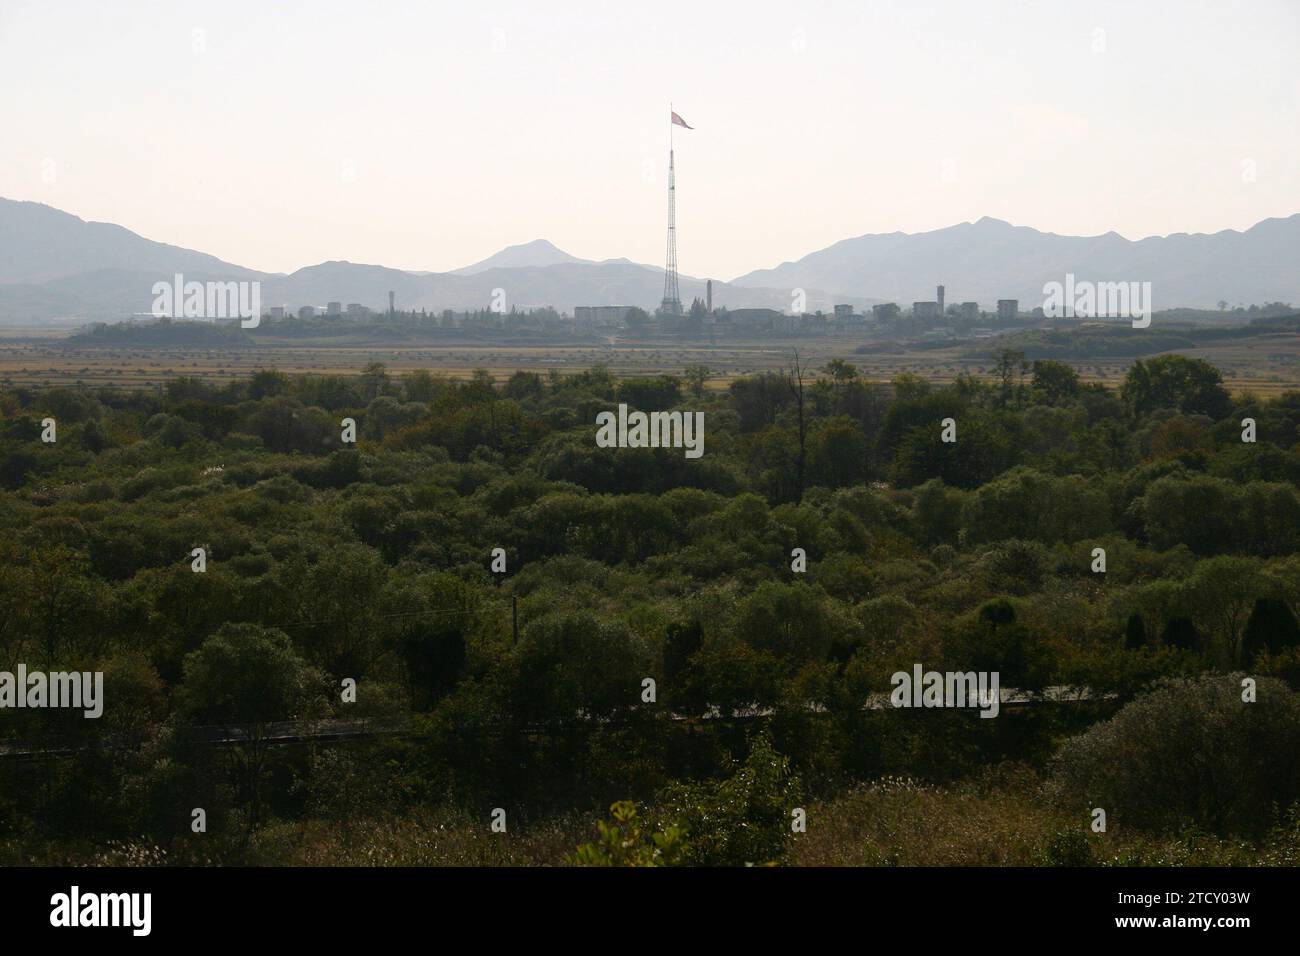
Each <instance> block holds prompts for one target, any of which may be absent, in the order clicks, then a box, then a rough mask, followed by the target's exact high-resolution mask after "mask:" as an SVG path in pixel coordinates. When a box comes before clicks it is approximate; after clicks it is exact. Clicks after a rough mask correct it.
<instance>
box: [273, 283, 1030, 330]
mask: <svg viewBox="0 0 1300 956" xmlns="http://www.w3.org/2000/svg"><path fill="white" fill-rule="evenodd" d="M711 285H712V284H711V283H710V287H709V289H708V291H707V293H706V298H704V299H699V298H697V299H695V300H694V302H692V304H691V306H690V307H689V308H683V309H680V310H678V309H671V308H670V309H656V310H655V311H654V312H653V313H651V312H648V311H646V310H645V309H642V308H640V307H639V306H631V305H579V306H575V307H574V309H573V312H572V314H570V313H568V312H560V311H558V310H556V309H555V308H554V307H552V306H526V307H522V308H518V307H516V308H511V309H509V310H508V311H507V310H503V309H492V308H485V309H474V310H455V309H444V310H441V311H434V312H430V311H428V310H427V309H419V310H410V309H399V307H398V304H397V302H396V297H395V295H394V294H393V293H390V294H389V307H388V309H387V310H386V311H378V310H375V309H371V308H370V307H368V306H365V305H362V304H360V303H357V302H349V303H347V304H346V305H345V304H344V303H342V302H339V301H336V302H328V303H326V304H325V305H323V306H311V305H304V306H302V307H300V308H298V309H297V310H296V312H295V311H293V310H290V309H288V308H287V307H284V306H274V307H272V308H270V309H268V310H267V311H266V316H265V317H266V318H269V319H270V320H272V321H273V322H277V323H279V322H285V323H289V324H297V323H295V322H294V320H295V319H297V320H299V322H302V323H310V324H311V325H314V326H315V325H318V324H320V323H322V322H329V321H330V320H342V319H352V320H368V321H377V320H378V321H382V320H383V319H384V318H386V317H387V318H392V319H398V320H402V321H404V322H411V321H414V322H416V323H417V324H418V325H420V326H423V327H424V328H428V329H444V330H463V331H471V332H473V331H482V332H490V331H494V330H499V331H506V332H532V333H540V334H542V335H548V336H566V335H573V336H577V337H582V338H586V337H589V336H620V337H629V336H630V337H641V336H655V337H659V336H669V337H685V338H703V339H707V340H711V341H716V340H718V339H728V338H755V337H779V338H802V337H821V336H838V337H845V338H855V337H857V338H868V337H873V336H878V335H895V334H906V335H907V336H908V337H911V338H919V339H922V340H944V339H948V338H957V337H961V338H972V337H974V338H984V337H992V336H994V335H996V334H997V332H998V331H999V330H1000V329H1005V328H1007V327H1012V326H1017V325H1025V324H1030V323H1033V322H1037V321H1039V320H1041V319H1042V318H1043V314H1042V309H1041V308H1036V309H1034V310H1032V311H1031V312H1029V313H1025V314H1022V313H1021V312H1020V303H1019V301H1018V300H1016V299H999V300H998V302H997V308H996V310H995V311H991V312H990V311H986V310H983V309H981V308H980V305H979V303H977V302H969V301H967V302H959V303H948V302H946V301H945V298H946V297H945V289H944V287H943V286H942V285H940V286H938V287H936V290H935V298H934V299H933V300H929V301H923V302H913V303H911V305H910V306H908V307H906V308H904V307H903V306H900V305H899V304H898V303H895V302H883V303H878V304H876V305H872V306H871V307H870V311H867V310H865V309H863V308H859V307H856V306H854V305H849V304H843V305H836V306H835V307H834V309H833V311H831V312H825V311H822V310H817V311H815V312H803V313H791V312H782V311H780V310H778V309H764V308H741V309H728V308H726V307H721V306H720V307H714V306H713V303H712V298H713V297H712V288H711Z"/></svg>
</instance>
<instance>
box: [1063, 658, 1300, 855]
mask: <svg viewBox="0 0 1300 956" xmlns="http://www.w3.org/2000/svg"><path fill="white" fill-rule="evenodd" d="M1242 678H1243V675H1241V674H1229V675H1226V676H1225V675H1211V674H1205V675H1201V676H1200V677H1197V678H1195V679H1176V680H1175V679H1169V680H1164V681H1161V682H1160V683H1158V684H1157V685H1156V687H1155V689H1154V690H1153V691H1152V692H1151V693H1149V694H1146V695H1144V696H1142V697H1139V698H1138V699H1137V700H1134V701H1133V702H1132V703H1130V704H1128V705H1126V706H1125V707H1124V708H1123V709H1122V710H1120V711H1119V713H1117V714H1116V715H1115V716H1114V717H1113V718H1111V719H1110V720H1108V721H1106V722H1105V723H1101V724H1097V725H1096V726H1094V727H1091V728H1089V730H1088V731H1087V732H1085V733H1083V734H1081V735H1080V736H1078V737H1075V738H1073V739H1072V740H1070V741H1068V742H1067V743H1066V744H1065V746H1064V747H1063V748H1062V750H1061V753H1060V754H1059V755H1058V756H1057V761H1056V767H1055V774H1054V779H1053V788H1054V789H1055V791H1056V793H1057V794H1058V795H1059V796H1061V797H1062V798H1064V799H1066V800H1067V801H1069V802H1070V803H1073V804H1082V805H1083V806H1086V807H1089V808H1090V807H1102V808H1104V809H1105V810H1106V812H1107V814H1108V815H1109V817H1110V819H1111V820H1113V821H1116V822H1120V823H1124V824H1131V825H1134V826H1139V827H1151V828H1155V829H1165V830H1171V831H1172V830H1174V829H1176V828H1178V827H1180V826H1183V825H1185V824H1189V823H1190V824H1192V825H1194V826H1198V827H1202V828H1205V829H1208V830H1212V831H1214V832H1216V833H1230V832H1231V833H1238V832H1252V831H1259V830H1260V829H1262V828H1263V827H1264V826H1266V825H1267V823H1268V821H1270V820H1272V819H1276V812H1277V811H1280V810H1281V809H1284V808H1285V807H1287V806H1289V805H1290V804H1291V803H1292V802H1294V801H1295V800H1296V799H1297V798H1300V762H1298V761H1297V760H1296V759H1295V755H1296V754H1297V753H1300V695H1297V694H1296V693H1295V692H1294V691H1292V690H1290V689H1289V688H1288V687H1287V686H1286V685H1285V684H1284V683H1283V682H1282V681H1280V680H1277V679H1274V678H1260V679H1259V681H1258V686H1257V688H1256V700H1255V701H1254V702H1252V703H1245V702H1243V701H1242V694H1243V689H1242V683H1241V682H1242Z"/></svg>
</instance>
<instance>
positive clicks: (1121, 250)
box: [733, 213, 1300, 309]
mask: <svg viewBox="0 0 1300 956" xmlns="http://www.w3.org/2000/svg"><path fill="white" fill-rule="evenodd" d="M1066 273H1073V274H1074V275H1075V277H1076V278H1078V279H1088V280H1091V281H1094V282H1121V281H1132V280H1137V281H1142V282H1150V283H1151V292H1152V299H1153V302H1154V305H1155V308H1157V309H1170V308H1177V307H1180V306H1181V307H1190V308H1215V307H1216V305H1217V303H1218V302H1219V301H1220V300H1222V301H1226V302H1227V303H1228V304H1229V305H1230V306H1235V305H1237V304H1245V305H1250V304H1252V303H1259V304H1263V303H1264V302H1293V303H1300V213H1297V214H1296V215H1293V216H1290V217H1288V218H1286V219H1265V220H1264V221H1263V222H1260V223H1258V224H1257V225H1255V226H1252V227H1251V228H1250V229H1247V230H1246V231H1245V232H1237V231H1236V230H1234V229H1225V230H1223V231H1222V232H1216V233H1214V234H1213V235H1204V234H1199V233H1198V234H1193V235H1189V234H1188V233H1175V234H1174V235H1171V236H1164V237H1160V236H1153V237H1151V238H1148V239H1141V240H1138V241H1133V240H1130V239H1125V238H1124V237H1123V236H1121V235H1119V234H1118V233H1114V232H1108V233H1106V234H1105V235H1104V236H1058V235H1056V234H1055V233H1050V232H1039V231H1038V230H1037V229H1030V228H1028V227H1027V226H1013V225H1011V224H1010V223H1007V222H1003V221H1001V220H1000V219H990V218H988V217H985V218H984V219H981V220H979V222H974V223H970V222H963V223H960V224H958V225H956V226H949V227H947V228H946V229H936V230H934V231H933V232H922V233H916V234H911V235H909V234H908V233H905V232H892V233H883V234H878V235H866V236H858V237H857V238H856V239H845V240H843V241H841V242H837V243H835V244H834V245H833V246H829V247H827V248H825V249H822V250H820V251H818V252H814V253H811V254H809V255H806V256H804V257H803V258H802V259H800V260H799V261H797V262H786V263H783V264H781V265H779V266H777V267H776V268H775V269H758V270H756V271H754V272H750V273H747V274H745V275H743V276H741V277H740V278H738V279H735V280H733V283H734V284H735V285H740V286H765V287H775V288H794V287H798V286H803V287H808V288H813V287H815V288H819V289H826V290H827V291H829V292H830V293H831V294H832V296H840V295H857V296H864V295H870V296H873V297H876V298H880V299H885V300H888V301H896V302H898V303H899V304H900V305H904V306H906V305H907V304H909V303H911V302H913V301H928V300H932V299H933V298H934V293H935V286H936V285H938V284H939V283H942V284H943V285H944V286H945V292H946V296H945V298H946V301H948V302H960V301H963V300H967V301H974V302H979V303H980V304H981V305H982V306H983V307H985V308H991V307H992V306H993V305H994V303H995V302H996V300H998V299H1019V300H1020V302H1021V305H1022V307H1025V306H1028V305H1037V304H1041V303H1042V300H1043V297H1044V296H1043V285H1044V284H1045V283H1047V282H1051V281H1053V280H1055V281H1057V282H1064V281H1065V276H1066Z"/></svg>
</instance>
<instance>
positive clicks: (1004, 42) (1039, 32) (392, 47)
mask: <svg viewBox="0 0 1300 956" xmlns="http://www.w3.org/2000/svg"><path fill="white" fill-rule="evenodd" d="M0 88H3V90H4V91H5V92H4V95H3V96H0V196H5V197H8V198H11V199H30V200H36V201H39V202H44V203H48V204H50V205H52V206H56V207H58V208H60V209H64V210H67V211H68V212H72V213H74V214H76V215H79V216H81V217H82V218H84V219H96V220H104V221H110V222H116V223H120V224H121V225H124V226H126V227H128V228H130V229H133V230H134V231H136V232H138V233H141V234H142V235H145V236H147V237H149V238H151V239H157V240H161V241H165V242H172V243H176V244H178V245H184V246H188V247H191V248H195V249H200V250H202V251H205V252H210V253H212V254H214V255H217V256H220V257H222V258H224V259H228V260H231V261H234V262H238V263H240V264H242V265H246V266H250V267H253V268H260V269H266V270H270V271H291V270H293V269H296V268H299V267H301V266H304V265H309V264H313V263H316V262H319V261H322V260H325V259H349V260H351V261H353V262H375V263H381V264H384V265H389V266H395V267H399V268H406V269H414V270H438V271H441V270H446V269H453V268H456V267H459V266H462V265H466V264H468V263H470V262H473V261H475V260H478V259H481V258H483V257H485V256H487V255H489V254H491V253H492V252H495V251H496V250H498V249H499V248H501V247H502V246H505V245H509V244H513V243H518V242H524V241H527V240H530V239H535V238H539V237H543V238H547V239H550V240H551V241H553V242H555V243H556V244H557V245H559V246H560V247H561V248H563V249H565V250H567V251H568V252H571V253H573V254H574V255H578V256H582V257H584V258H593V259H603V258H613V257H618V256H627V257H629V258H632V259H635V260H637V261H641V262H648V263H652V264H659V263H662V261H663V250H664V228H665V218H666V199H665V186H666V166H667V147H668V104H669V101H670V100H671V101H672V102H673V104H674V106H675V107H676V109H677V111H678V112H679V113H681V114H682V115H683V116H684V117H685V118H686V120H687V121H688V122H689V123H691V124H692V125H693V126H695V127H696V130H695V131H694V132H687V131H683V130H680V129H679V130H677V136H676V144H677V167H678V199H677V202H678V259H679V262H680V267H681V271H682V272H683V273H686V274H691V275H696V276H712V277H717V278H723V279H729V278H732V277H734V276H736V275H738V274H740V273H743V272H747V271H749V270H750V269H754V268H759V267H765V266H772V265H776V264H778V263H780V262H782V261H784V260H787V259H796V258H799V257H801V256H803V255H805V254H807V253H808V252H811V251H813V250H815V249H818V248H821V247H823V246H826V245H829V244H830V243H832V242H835V241H837V240H839V239H843V238H847V237H849V236H856V235H861V234H863V233H867V232H891V231H894V230H903V231H907V232H916V231H923V230H928V229H935V228H939V227H941V226H946V225H951V224H952V223H955V222H961V221H963V220H974V219H977V218H979V217H980V216H984V215H989V216H995V217H997V218H1000V219H1006V220H1009V221H1011V222H1013V223H1017V224H1023V225H1030V226H1035V227H1037V228H1040V229H1044V230H1047V231H1051V232H1059V233H1071V234H1097V233H1103V232H1107V231H1109V230H1112V229H1113V230H1115V231H1117V232H1119V233H1121V234H1122V235H1125V236H1128V237H1129V238H1140V237H1142V236H1146V235H1153V234H1161V235H1163V234H1167V233H1170V232H1213V231H1217V230H1219V229H1225V228H1235V229H1243V228H1246V227H1248V226H1250V225H1252V224H1253V223H1255V222H1257V221H1258V220H1260V219H1263V218H1266V217H1269V216H1285V215H1290V214H1292V213H1295V212H1300V0H1251V2H1241V3H1235V2H1227V0H1219V2H1213V3H1208V2H1207V3H1198V2H1191V0H1175V2H1152V0H1143V2H1140V3H1138V2H1132V0H1127V2H1117V3H1089V2H1081V0H1073V2H1037V3H1030V2H1020V3H1013V2H995V0H982V2H979V3H971V2H952V3H946V2H937V0H908V2H901V3H868V2H856V3H853V2H845V3H824V2H823V3H818V2H813V0H803V2H799V3H788V4H786V3H764V2H755V0H747V2H743V3H722V2H701V0H693V2H688V3H676V2H670V0H660V2H650V3H645V2H639V3H625V2H617V0H603V2H591V3H588V2H576V0H567V2H554V3H535V2H534V3H492V2H484V0H473V2H467V0H457V2H448V3H430V2H426V3H402V2H389V0H369V2H360V0H356V2H349V3H344V2H330V3H326V2H311V3H306V2H304V3H274V2H270V0H257V2H243V0H221V2H212V3H207V2H158V3H143V2H141V3H131V2H59V0H39V2H31V3H28V2H19V0H0Z"/></svg>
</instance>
